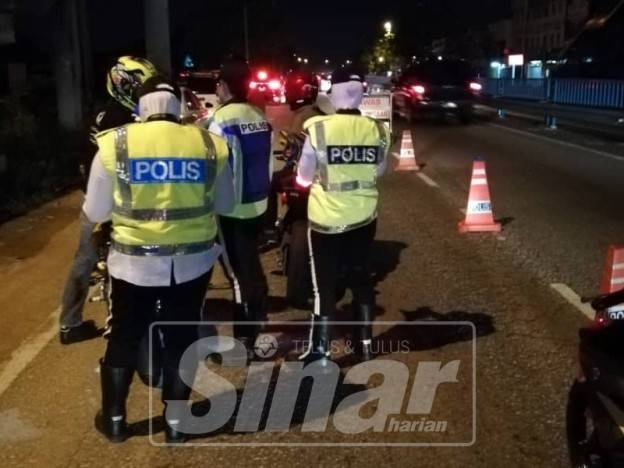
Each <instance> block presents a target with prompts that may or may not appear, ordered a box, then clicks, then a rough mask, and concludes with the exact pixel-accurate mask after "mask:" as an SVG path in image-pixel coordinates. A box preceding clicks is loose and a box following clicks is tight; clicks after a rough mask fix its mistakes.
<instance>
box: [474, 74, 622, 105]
mask: <svg viewBox="0 0 624 468" xmlns="http://www.w3.org/2000/svg"><path fill="white" fill-rule="evenodd" d="M481 84H482V85H483V89H484V93H485V94H486V95H489V96H492V97H495V98H497V97H498V98H501V97H502V98H515V99H525V100H529V101H538V102H545V103H549V104H564V105H573V106H584V107H591V108H595V109H624V81H620V80H590V79H576V78H552V79H516V80H510V79H494V78H486V79H483V80H481Z"/></svg>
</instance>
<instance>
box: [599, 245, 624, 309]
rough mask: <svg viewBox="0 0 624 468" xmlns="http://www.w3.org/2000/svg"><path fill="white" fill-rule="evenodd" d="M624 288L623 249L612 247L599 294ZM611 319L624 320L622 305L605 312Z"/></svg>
mask: <svg viewBox="0 0 624 468" xmlns="http://www.w3.org/2000/svg"><path fill="white" fill-rule="evenodd" d="M623 288H624V247H622V246H618V245H612V246H610V247H609V252H608V254H607V264H606V265H605V270H604V274H603V276H602V283H601V285H600V293H601V294H611V293H614V292H617V291H619V290H621V289H623ZM607 313H608V314H609V317H611V318H617V319H620V318H624V304H620V305H616V306H614V307H610V308H609V309H608V310H607Z"/></svg>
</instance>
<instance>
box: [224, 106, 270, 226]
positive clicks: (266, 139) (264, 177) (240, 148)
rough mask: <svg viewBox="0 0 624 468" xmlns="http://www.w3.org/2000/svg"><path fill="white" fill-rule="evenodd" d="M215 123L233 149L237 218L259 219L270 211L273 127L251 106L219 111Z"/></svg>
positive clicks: (232, 163) (233, 107) (227, 108)
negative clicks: (268, 209) (268, 205)
mask: <svg viewBox="0 0 624 468" xmlns="http://www.w3.org/2000/svg"><path fill="white" fill-rule="evenodd" d="M213 122H214V123H215V124H216V125H217V126H218V127H219V128H220V129H221V130H222V132H223V135H224V137H225V138H226V139H227V141H228V146H229V149H230V157H229V163H230V167H231V168H232V172H233V175H234V190H235V196H236V204H235V207H234V209H233V211H232V212H231V213H227V214H225V215H226V216H229V217H234V218H241V219H246V218H255V217H257V216H259V215H261V214H262V213H264V211H266V207H267V198H268V194H269V190H270V183H271V180H270V174H269V167H270V164H271V132H272V129H271V125H270V123H269V122H268V121H267V119H266V116H265V115H264V114H263V113H262V111H261V110H259V109H257V108H255V107H253V106H252V105H250V104H248V103H229V104H225V105H224V106H222V107H219V108H218V109H217V110H216V111H215V113H214V116H213Z"/></svg>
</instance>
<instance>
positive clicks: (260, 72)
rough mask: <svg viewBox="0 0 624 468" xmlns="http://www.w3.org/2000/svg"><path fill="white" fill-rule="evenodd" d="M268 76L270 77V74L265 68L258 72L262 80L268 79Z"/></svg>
mask: <svg viewBox="0 0 624 468" xmlns="http://www.w3.org/2000/svg"><path fill="white" fill-rule="evenodd" d="M268 77H269V74H268V73H267V72H266V71H264V70H260V71H259V72H258V79H259V80H260V81H266V79H267V78H268Z"/></svg>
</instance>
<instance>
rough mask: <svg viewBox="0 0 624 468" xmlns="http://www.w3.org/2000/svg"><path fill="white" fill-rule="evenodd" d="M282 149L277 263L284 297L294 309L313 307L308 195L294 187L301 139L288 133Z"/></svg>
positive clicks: (277, 178)
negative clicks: (284, 283) (284, 287)
mask: <svg viewBox="0 0 624 468" xmlns="http://www.w3.org/2000/svg"><path fill="white" fill-rule="evenodd" d="M287 138H288V139H287V145H286V147H285V149H284V151H275V152H274V155H276V159H277V160H278V161H281V162H283V163H284V167H283V168H282V169H281V170H280V171H278V172H276V173H275V174H274V189H275V190H276V191H277V192H278V194H279V199H280V201H281V204H282V206H284V207H285V208H286V211H285V213H284V215H283V216H282V217H281V218H279V219H278V220H277V223H276V231H277V245H278V246H279V249H278V266H279V269H280V271H281V273H282V274H283V275H284V276H285V277H286V300H287V302H288V303H289V304H290V305H291V306H292V307H295V308H297V309H304V310H306V309H310V308H311V307H312V278H311V273H310V254H309V249H308V194H309V192H308V191H307V190H305V189H302V188H301V187H298V186H297V183H296V181H295V179H296V175H297V162H298V160H299V157H300V155H301V151H300V149H301V146H302V141H301V137H300V136H297V135H288V137H287Z"/></svg>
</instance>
